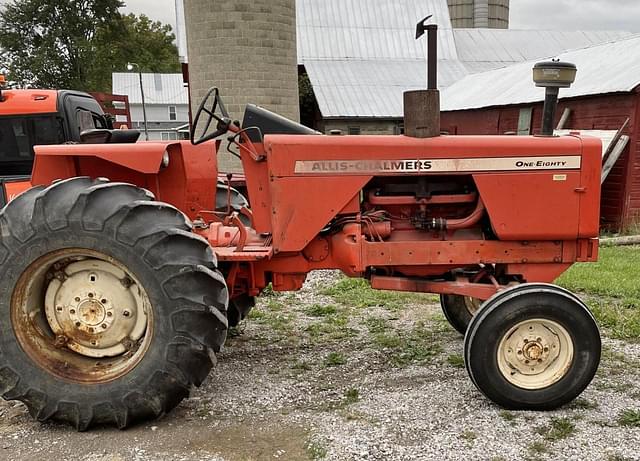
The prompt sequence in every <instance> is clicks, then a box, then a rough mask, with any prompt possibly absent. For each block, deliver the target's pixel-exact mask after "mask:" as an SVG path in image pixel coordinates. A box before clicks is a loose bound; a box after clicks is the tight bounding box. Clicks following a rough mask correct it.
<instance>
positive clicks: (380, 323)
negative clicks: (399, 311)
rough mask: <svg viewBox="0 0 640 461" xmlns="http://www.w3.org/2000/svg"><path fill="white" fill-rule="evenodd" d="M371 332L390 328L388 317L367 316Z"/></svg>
mask: <svg viewBox="0 0 640 461" xmlns="http://www.w3.org/2000/svg"><path fill="white" fill-rule="evenodd" d="M364 324H365V325H366V327H367V329H368V330H369V333H383V332H385V331H387V330H388V329H389V323H388V322H387V320H386V319H383V318H380V317H367V318H366V319H365V321H364Z"/></svg>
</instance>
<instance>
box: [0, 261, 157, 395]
mask: <svg viewBox="0 0 640 461" xmlns="http://www.w3.org/2000/svg"><path fill="white" fill-rule="evenodd" d="M11 320H12V325H13V330H14V333H15V335H16V338H17V340H18V343H19V344H20V346H21V348H22V349H23V351H25V352H26V354H27V355H28V356H29V357H30V358H31V359H32V360H33V361H34V362H35V363H36V364H37V365H39V366H40V367H41V368H44V369H45V370H46V371H48V372H49V373H51V374H53V375H55V376H57V377H59V378H62V379H64V380H67V381H71V382H79V383H85V384H87V383H89V384H99V383H105V382H109V381H112V380H114V379H117V378H118V377H120V376H123V375H125V374H127V373H128V372H130V371H131V370H132V369H133V368H134V367H136V366H137V365H138V364H139V363H140V361H141V359H142V357H143V356H144V355H145V353H146V351H147V350H148V348H149V344H150V341H151V338H152V336H153V309H152V308H151V302H150V300H149V296H148V295H147V293H146V291H145V289H144V287H143V286H142V284H141V283H140V282H139V281H138V279H137V278H136V277H135V276H134V275H133V274H132V273H131V271H130V270H128V269H127V268H126V267H125V266H124V265H123V264H122V263H121V262H119V261H117V260H116V259H115V258H112V257H110V256H108V255H106V254H104V253H100V252H98V251H95V250H88V249H79V248H73V249H64V250H58V251H54V252H52V253H49V254H47V255H44V256H42V257H40V258H38V259H37V260H35V261H34V262H33V263H32V264H31V265H30V266H29V267H28V268H27V269H26V270H25V271H24V272H23V273H22V275H21V276H20V278H19V280H18V283H17V284H16V287H15V289H14V292H13V296H12V298H11Z"/></svg>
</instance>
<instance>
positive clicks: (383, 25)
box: [114, 0, 630, 118]
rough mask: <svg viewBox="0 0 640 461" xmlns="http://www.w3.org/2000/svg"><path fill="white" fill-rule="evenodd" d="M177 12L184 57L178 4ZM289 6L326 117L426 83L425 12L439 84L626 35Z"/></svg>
mask: <svg viewBox="0 0 640 461" xmlns="http://www.w3.org/2000/svg"><path fill="white" fill-rule="evenodd" d="M182 2H183V0H176V3H177V4H178V3H180V4H182ZM177 12H178V24H179V26H178V29H179V30H178V37H179V43H181V46H180V50H181V52H180V54H181V58H182V59H183V60H184V61H185V62H186V61H187V56H186V53H187V52H186V46H184V42H185V41H186V38H185V34H184V33H183V32H184V26H183V22H184V18H183V17H182V16H181V12H182V8H181V5H178V6H177ZM296 12H297V31H298V62H299V64H304V65H305V67H306V69H307V72H308V74H309V78H310V79H311V83H312V85H313V89H314V91H315V94H316V98H317V100H318V105H319V107H320V111H321V113H322V115H323V116H324V117H325V118H354V117H366V118H375V117H384V118H400V117H402V115H403V111H402V93H403V92H404V91H406V90H409V89H415V88H423V87H424V86H425V84H426V83H425V80H426V59H425V54H426V53H425V38H423V39H421V40H420V41H417V40H415V27H416V24H417V22H418V21H419V20H420V19H422V18H423V17H425V16H427V15H429V14H432V15H433V18H432V19H431V22H433V23H435V24H438V26H439V41H438V44H439V46H438V56H439V59H440V62H439V86H440V87H441V88H446V87H447V86H449V85H451V84H453V83H455V82H457V81H458V80H460V79H462V78H464V77H465V76H467V75H468V74H472V73H476V72H484V71H486V70H490V69H496V68H499V67H504V66H508V65H511V64H514V63H518V62H522V61H526V60H531V59H540V58H544V57H548V56H554V55H557V54H559V53H561V52H563V51H565V50H568V49H573V48H580V47H584V46H589V45H593V44H597V43H602V42H605V41H609V40H616V39H619V38H622V37H624V36H628V35H630V34H629V33H627V32H597V31H588V32H559V31H530V30H527V31H524V30H501V29H452V27H451V20H450V17H449V8H448V5H447V0H296ZM183 54H184V56H183ZM145 88H146V84H145ZM114 91H115V89H114Z"/></svg>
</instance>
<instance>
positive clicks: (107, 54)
mask: <svg viewBox="0 0 640 461" xmlns="http://www.w3.org/2000/svg"><path fill="white" fill-rule="evenodd" d="M95 41H96V52H95V54H94V57H93V71H92V74H91V75H90V76H89V80H88V84H89V85H90V86H91V87H92V88H94V89H95V90H96V91H110V90H111V73H112V72H123V71H126V67H127V63H129V62H135V63H136V64H138V66H139V69H140V71H142V72H153V73H171V72H180V62H179V60H178V49H177V47H176V46H175V44H174V41H175V36H174V35H173V33H172V31H171V26H169V25H166V24H162V23H161V22H158V21H152V20H150V19H149V18H148V17H147V16H145V15H141V16H136V15H134V14H129V15H127V16H122V17H120V18H119V20H118V21H113V22H112V23H110V24H109V25H108V26H106V27H103V28H101V29H100V30H99V31H98V34H97V36H96V40H95Z"/></svg>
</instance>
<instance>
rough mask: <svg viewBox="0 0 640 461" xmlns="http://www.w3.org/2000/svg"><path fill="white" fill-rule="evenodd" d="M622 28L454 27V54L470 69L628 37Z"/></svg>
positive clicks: (474, 69)
mask: <svg viewBox="0 0 640 461" xmlns="http://www.w3.org/2000/svg"><path fill="white" fill-rule="evenodd" d="M629 35H630V34H629V32H622V31H610V32H607V31H571V32H565V31H558V30H554V31H551V30H548V31H539V30H511V29H455V30H454V31H453V36H454V38H455V43H456V48H457V51H458V58H459V59H460V60H461V61H463V62H464V64H465V67H466V68H467V70H469V72H470V73H477V72H484V71H487V70H491V69H497V68H499V67H505V66H508V65H511V64H515V63H518V62H523V61H529V60H532V59H539V58H541V57H545V56H554V55H557V54H560V53H562V52H564V51H566V50H573V49H576V48H583V47H586V46H591V45H599V44H602V43H605V42H609V41H613V40H618V39H620V38H623V37H628V36H629Z"/></svg>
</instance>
